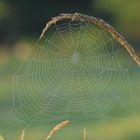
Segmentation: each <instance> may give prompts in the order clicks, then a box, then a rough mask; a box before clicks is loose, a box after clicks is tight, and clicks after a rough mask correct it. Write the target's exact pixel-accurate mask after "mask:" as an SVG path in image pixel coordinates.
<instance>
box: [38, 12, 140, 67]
mask: <svg viewBox="0 0 140 140" xmlns="http://www.w3.org/2000/svg"><path fill="white" fill-rule="evenodd" d="M68 19H69V20H80V21H87V22H89V23H92V24H96V25H98V26H100V27H101V28H103V29H104V30H106V31H107V32H109V33H110V34H111V35H112V36H113V37H114V38H115V39H116V40H117V41H118V42H119V43H120V44H121V45H122V46H124V47H125V49H126V50H127V51H128V53H129V54H130V55H131V57H132V58H133V59H134V60H135V62H136V63H137V65H138V66H140V59H139V57H138V56H137V55H136V53H135V51H134V50H133V47H132V46H131V45H130V44H129V43H128V42H127V41H126V40H125V39H124V38H123V37H122V36H121V35H120V34H119V33H118V32H117V31H116V30H115V29H114V28H113V27H112V26H111V25H109V24H108V23H106V22H105V21H104V20H102V19H99V18H95V17H91V16H87V15H83V14H80V13H74V14H69V13H68V14H60V15H59V16H56V17H53V18H52V19H51V20H50V21H49V22H48V23H47V24H46V27H45V28H44V29H43V31H42V33H41V36H40V39H42V38H43V36H44V34H45V33H46V32H47V31H48V29H49V28H50V27H51V26H52V25H54V24H56V23H57V22H60V21H63V20H68Z"/></svg>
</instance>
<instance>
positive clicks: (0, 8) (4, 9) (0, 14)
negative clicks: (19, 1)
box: [0, 0, 10, 19]
mask: <svg viewBox="0 0 140 140" xmlns="http://www.w3.org/2000/svg"><path fill="white" fill-rule="evenodd" d="M9 12H10V9H9V5H8V4H7V3H6V2H4V1H2V0H1V1H0V19H1V18H5V17H7V16H8V15H9Z"/></svg>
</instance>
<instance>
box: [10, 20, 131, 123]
mask: <svg viewBox="0 0 140 140" xmlns="http://www.w3.org/2000/svg"><path fill="white" fill-rule="evenodd" d="M130 64H131V58H130V56H129V54H128V53H127V51H126V50H125V48H124V47H122V46H121V45H120V44H119V43H118V42H117V41H116V40H115V39H114V38H113V37H112V36H111V35H110V34H109V33H107V32H106V31H104V30H102V29H101V28H99V27H98V26H96V25H91V24H90V23H88V22H84V21H79V22H78V21H66V22H64V23H60V24H58V25H54V26H53V27H51V28H50V29H49V31H48V32H47V33H46V34H45V36H44V38H43V39H42V40H40V41H39V42H38V43H37V44H36V46H35V48H34V49H33V50H32V52H31V53H30V54H29V55H28V57H27V58H26V59H25V61H24V63H23V65H22V66H21V67H20V68H19V70H18V71H17V72H16V73H15V74H14V75H13V107H12V112H13V114H14V116H15V118H17V119H18V120H22V121H25V122H27V123H29V122H34V123H35V122H36V123H37V122H39V123H46V124H47V123H48V124H49V123H53V122H55V121H61V120H66V119H68V120H83V119H89V118H92V119H94V118H104V117H105V116H106V114H107V113H109V112H110V110H112V108H113V107H114V106H115V105H116V104H119V105H121V108H125V109H126V110H127V111H128V112H131V113H133V108H132V107H131V103H132V102H131V101H129V98H131V94H129V93H130V92H128V91H129V90H128V85H129V84H130V83H129V67H130ZM129 95H130V96H129Z"/></svg>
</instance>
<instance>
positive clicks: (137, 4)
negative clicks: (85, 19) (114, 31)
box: [95, 0, 140, 38]
mask: <svg viewBox="0 0 140 140" xmlns="http://www.w3.org/2000/svg"><path fill="white" fill-rule="evenodd" d="M95 5H96V9H97V10H98V11H99V12H100V13H103V12H107V13H109V14H111V15H112V17H113V19H114V20H115V21H114V22H115V24H116V25H117V27H119V29H120V30H122V31H124V32H125V34H126V33H128V35H130V34H131V36H132V35H134V36H135V37H136V38H139V36H140V31H139V25H140V16H139V13H140V1H139V0H97V1H96V3H95Z"/></svg>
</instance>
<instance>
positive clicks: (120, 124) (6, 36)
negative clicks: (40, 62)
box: [0, 0, 140, 140]
mask: <svg viewBox="0 0 140 140" xmlns="http://www.w3.org/2000/svg"><path fill="white" fill-rule="evenodd" d="M74 12H80V13H83V14H86V15H91V16H95V17H99V18H102V19H104V20H105V21H106V22H108V23H110V24H111V25H113V26H114V27H115V28H116V29H117V30H118V32H120V33H121V34H122V35H123V36H124V37H125V38H126V39H127V41H128V42H129V43H131V44H132V45H133V47H134V50H135V51H136V53H137V55H138V56H140V47H139V44H140V30H139V25H140V16H139V13H140V1H139V0H67V1H66V0H59V1H58V0H29V1H26V0H0V132H1V134H2V135H4V136H5V137H6V138H7V139H9V140H10V139H13V140H15V139H18V138H19V135H20V132H21V128H20V127H19V128H18V127H16V126H15V127H13V128H12V126H14V125H16V121H15V120H14V119H13V118H11V116H10V115H9V113H10V110H11V106H12V82H11V75H12V74H13V73H14V72H15V71H16V69H17V68H18V67H19V66H20V64H22V62H23V60H24V58H25V56H26V54H27V53H28V52H29V51H30V50H31V48H32V47H33V46H34V44H35V43H36V41H37V39H38V38H39V36H40V33H41V32H42V29H43V28H44V26H45V24H46V22H47V21H48V20H49V19H50V18H51V17H53V16H56V15H59V14H60V13H74ZM130 74H131V84H132V93H133V98H134V106H135V110H136V115H137V119H136V118H133V117H128V118H129V119H124V120H106V121H104V120H103V121H100V122H98V121H97V122H96V121H94V122H92V121H89V122H87V123H86V124H79V125H72V124H71V125H70V126H69V127H67V128H66V129H64V130H63V131H61V132H60V133H59V134H57V136H56V137H55V138H54V139H67V140H71V139H79V140H80V139H82V136H83V125H84V126H85V127H86V128H87V133H88V136H89V139H95V140H96V139H97V140H98V139H99V138H100V140H104V139H105V138H109V137H110V140H140V69H139V68H138V66H137V65H136V64H135V63H134V64H133V65H132V67H131V72H130ZM114 112H115V110H114ZM26 133H27V134H26V137H25V138H26V139H27V140H28V139H34V140H37V139H38V140H39V139H40V140H41V139H43V138H44V137H45V136H46V135H47V133H48V129H47V127H44V128H32V129H29V130H28V132H26ZM108 140H109V139H108Z"/></svg>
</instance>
